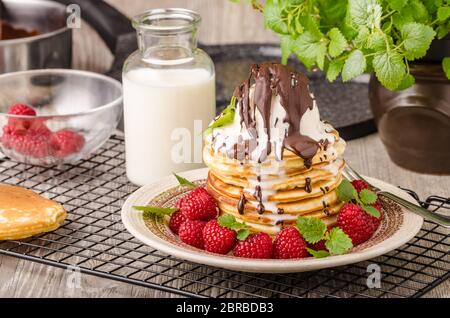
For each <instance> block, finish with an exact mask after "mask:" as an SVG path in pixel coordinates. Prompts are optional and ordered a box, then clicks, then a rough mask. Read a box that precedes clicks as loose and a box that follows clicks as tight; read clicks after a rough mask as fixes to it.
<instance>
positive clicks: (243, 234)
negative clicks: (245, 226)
mask: <svg viewBox="0 0 450 318" xmlns="http://www.w3.org/2000/svg"><path fill="white" fill-rule="evenodd" d="M249 235H250V231H249V230H239V231H238V232H237V235H236V238H237V239H238V240H239V241H245V240H246V239H247V237H248V236H249Z"/></svg>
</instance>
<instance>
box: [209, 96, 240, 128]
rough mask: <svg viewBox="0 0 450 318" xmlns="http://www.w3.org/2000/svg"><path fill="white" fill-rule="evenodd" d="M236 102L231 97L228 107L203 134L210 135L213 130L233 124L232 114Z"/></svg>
mask: <svg viewBox="0 0 450 318" xmlns="http://www.w3.org/2000/svg"><path fill="white" fill-rule="evenodd" d="M236 101H237V100H236V97H235V96H233V97H232V98H231V102H230V105H228V106H227V107H226V108H225V109H224V110H223V112H222V113H221V114H220V115H219V116H218V117H217V118H216V120H215V121H214V122H213V123H212V124H211V125H210V126H209V127H208V128H207V129H206V130H205V134H210V133H212V131H213V129H214V128H219V127H223V126H226V125H228V124H231V123H232V122H233V120H234V113H235V111H236Z"/></svg>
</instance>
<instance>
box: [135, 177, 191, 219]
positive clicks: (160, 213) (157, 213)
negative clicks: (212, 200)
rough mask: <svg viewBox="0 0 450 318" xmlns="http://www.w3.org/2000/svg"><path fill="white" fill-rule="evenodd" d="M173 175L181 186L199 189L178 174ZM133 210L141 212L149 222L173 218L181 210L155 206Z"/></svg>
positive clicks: (138, 207)
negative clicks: (154, 219)
mask: <svg viewBox="0 0 450 318" xmlns="http://www.w3.org/2000/svg"><path fill="white" fill-rule="evenodd" d="M173 175H174V176H175V178H176V179H177V181H178V183H179V184H180V185H181V186H186V187H189V188H193V189H194V188H197V185H196V184H194V183H192V182H191V181H189V180H187V179H185V178H183V177H181V176H179V175H177V174H176V173H173ZM133 209H135V210H137V211H141V212H143V213H142V217H143V218H144V220H149V219H151V218H153V217H156V218H159V219H162V218H164V217H165V216H171V215H172V214H173V213H175V212H178V211H179V210H180V209H178V208H161V207H155V206H148V205H145V206H133Z"/></svg>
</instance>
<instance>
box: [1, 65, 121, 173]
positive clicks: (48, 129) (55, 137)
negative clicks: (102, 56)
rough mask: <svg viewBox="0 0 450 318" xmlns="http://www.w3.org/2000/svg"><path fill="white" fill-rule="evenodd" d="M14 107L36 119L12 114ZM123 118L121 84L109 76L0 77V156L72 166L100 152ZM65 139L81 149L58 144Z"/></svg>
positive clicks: (41, 73)
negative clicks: (27, 107) (30, 112)
mask: <svg viewBox="0 0 450 318" xmlns="http://www.w3.org/2000/svg"><path fill="white" fill-rule="evenodd" d="M14 104H26V105H30V106H31V107H32V108H33V109H34V110H35V111H36V113H37V115H36V116H17V115H11V114H8V111H9V110H10V109H11V107H12V105H14ZM121 116H122V87H121V84H120V82H118V81H116V80H114V79H112V78H110V77H107V76H105V75H100V74H97V73H91V72H86V71H76V70H65V69H55V70H33V71H23V72H15V73H9V74H3V75H0V150H1V151H2V152H3V154H4V155H6V156H8V157H10V158H12V159H13V160H16V161H19V162H24V163H28V164H34V165H45V166H48V165H58V164H65V163H74V162H76V161H78V160H80V159H83V158H86V157H87V156H89V155H90V154H91V153H93V152H95V151H96V150H97V149H99V148H100V147H101V146H102V145H103V144H104V143H105V142H106V141H107V140H108V138H109V137H110V136H111V134H112V133H113V132H114V130H115V129H116V127H117V125H118V123H119V120H120V118H121ZM67 132H68V133H67ZM65 133H66V134H68V135H71V136H76V137H77V138H75V140H77V142H76V143H77V144H76V145H71V144H70V143H71V142H73V140H71V138H68V141H64V140H63V142H65V144H60V143H58V141H61V140H60V139H61V138H60V136H61V135H64V134H65ZM69 137H70V136H69ZM72 139H73V138H72Z"/></svg>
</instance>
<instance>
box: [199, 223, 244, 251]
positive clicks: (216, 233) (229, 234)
mask: <svg viewBox="0 0 450 318" xmlns="http://www.w3.org/2000/svg"><path fill="white" fill-rule="evenodd" d="M203 240H204V242H205V250H206V251H208V252H212V253H217V254H227V253H228V252H229V251H231V250H232V249H233V247H234V245H235V244H236V232H235V231H233V230H231V229H229V228H226V227H223V226H221V225H220V224H219V223H218V222H217V220H211V221H209V222H208V223H206V226H205V227H204V228H203Z"/></svg>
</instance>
